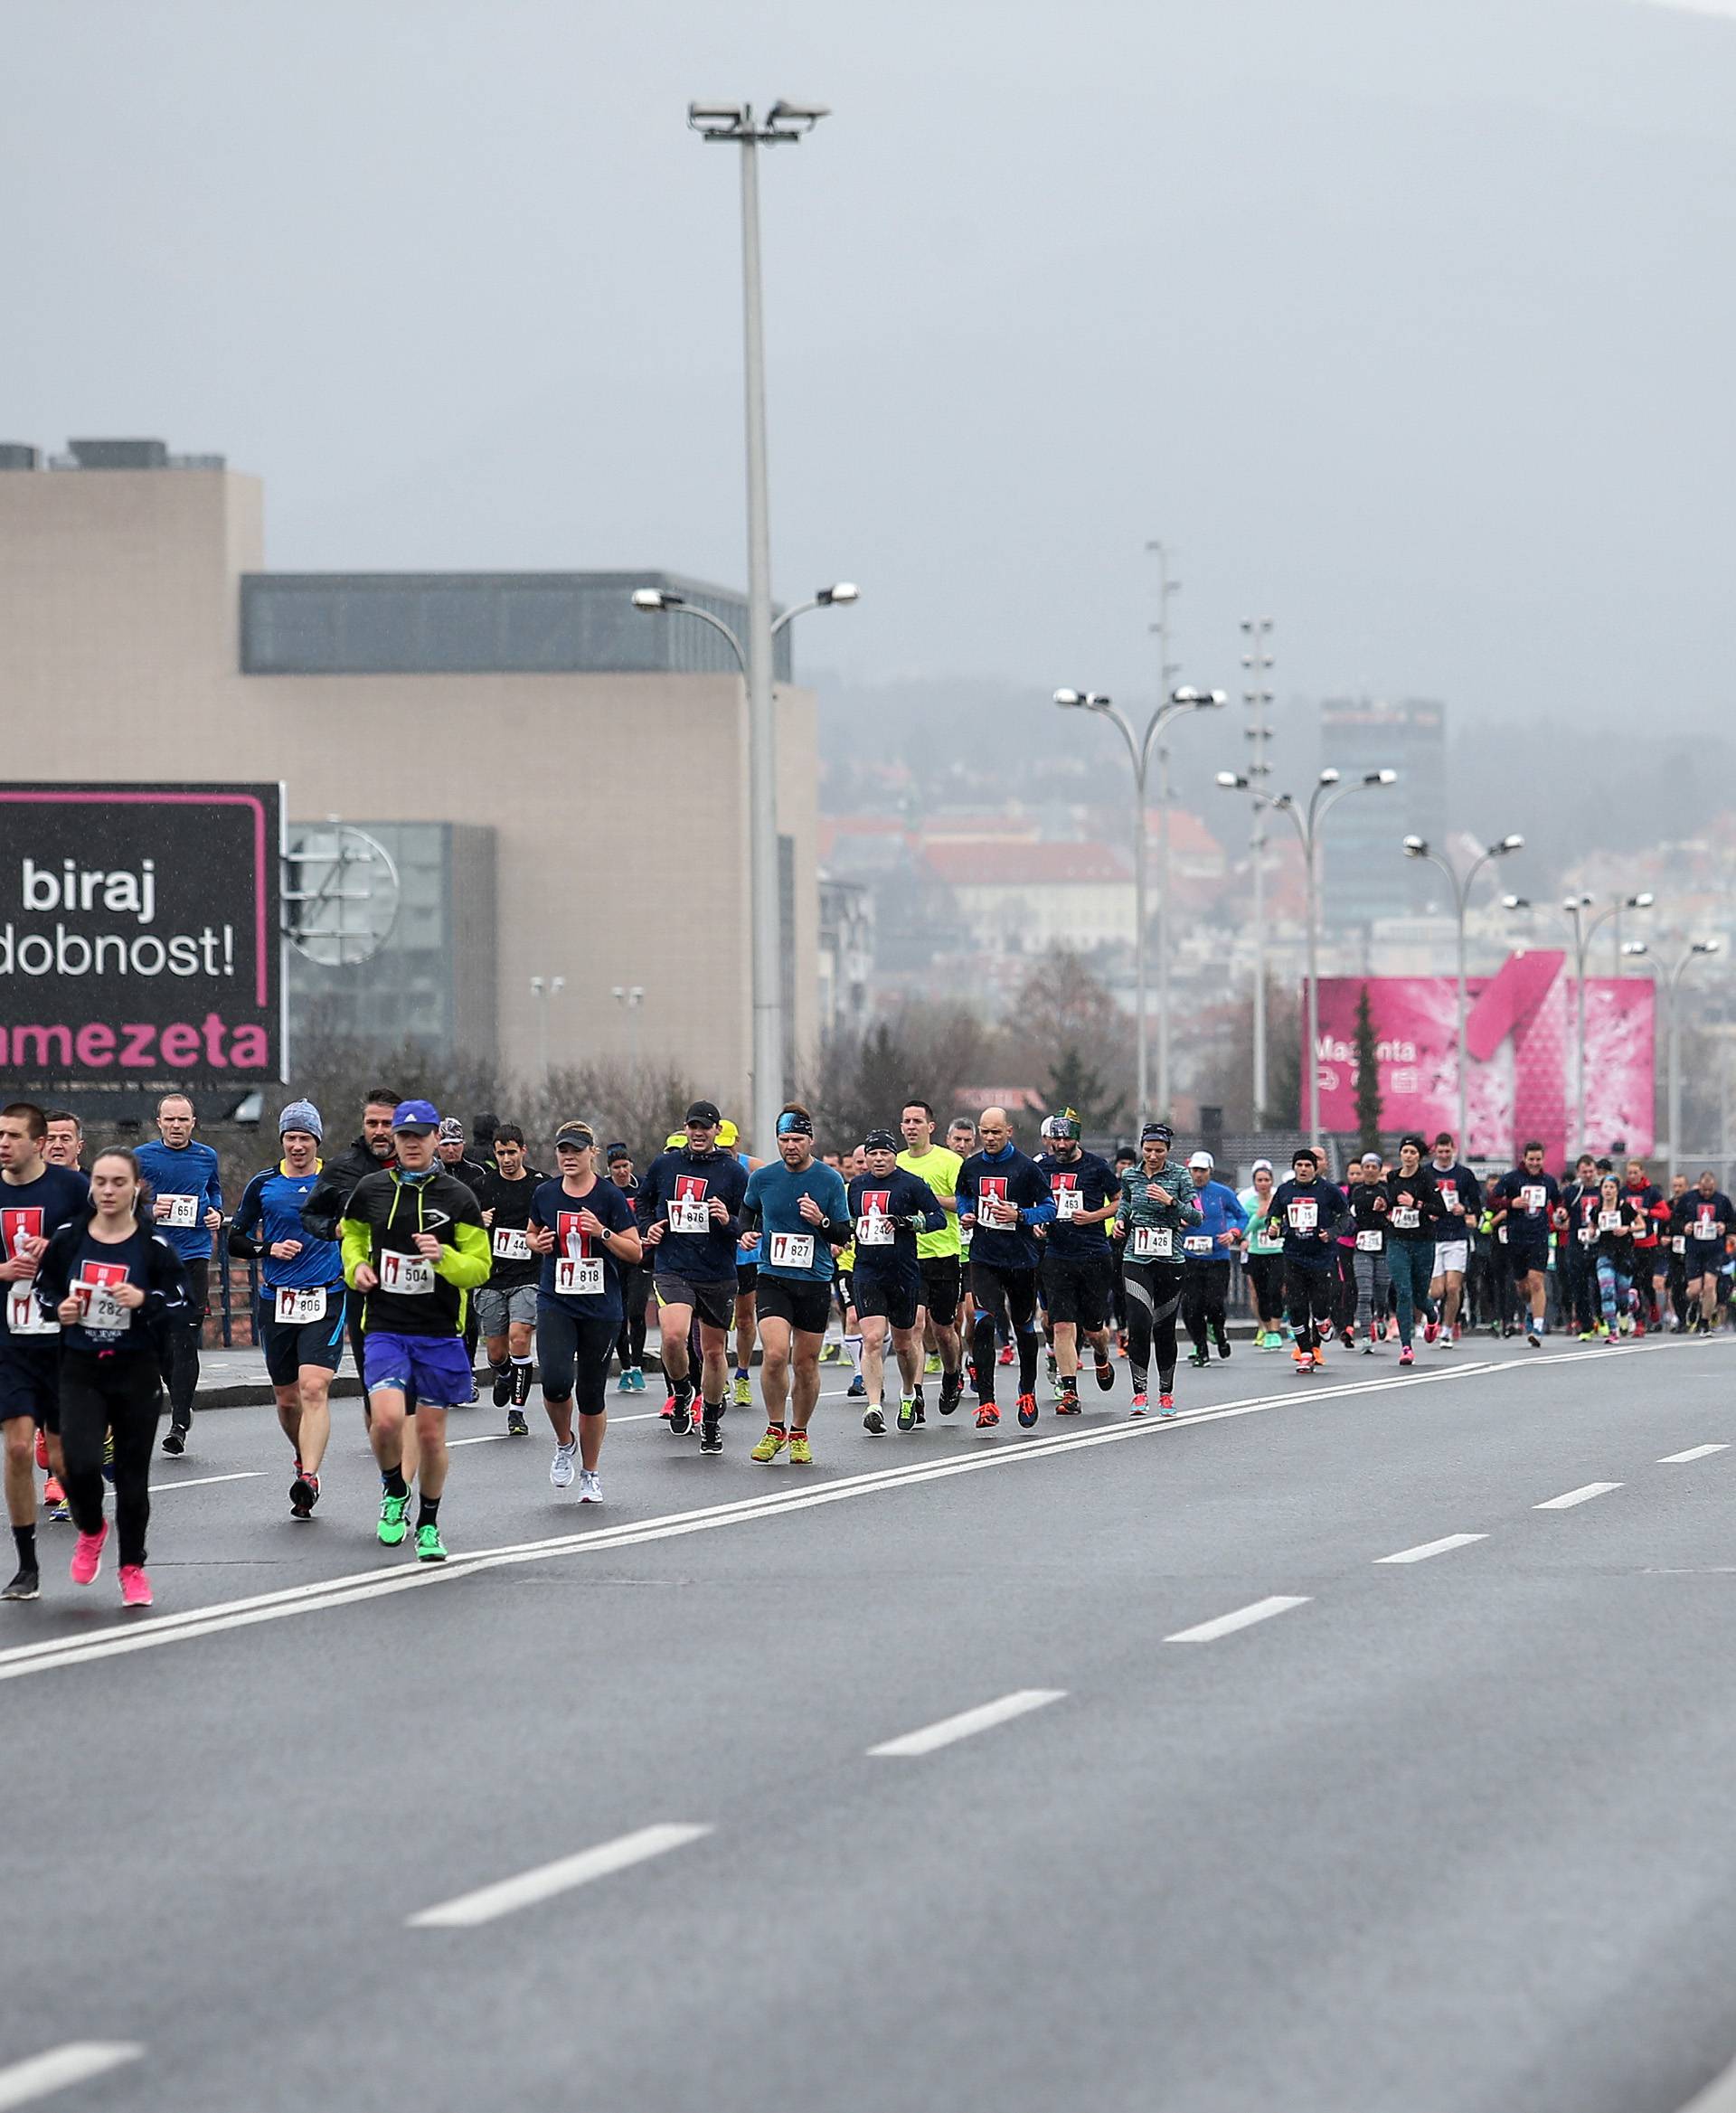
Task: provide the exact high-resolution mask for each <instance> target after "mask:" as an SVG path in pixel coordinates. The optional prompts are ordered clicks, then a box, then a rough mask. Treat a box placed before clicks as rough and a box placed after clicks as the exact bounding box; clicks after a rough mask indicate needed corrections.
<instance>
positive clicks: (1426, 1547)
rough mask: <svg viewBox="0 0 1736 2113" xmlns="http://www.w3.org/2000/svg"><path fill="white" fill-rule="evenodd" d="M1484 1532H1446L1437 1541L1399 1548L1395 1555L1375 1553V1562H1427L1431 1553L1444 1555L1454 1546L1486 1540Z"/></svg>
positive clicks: (1468, 1544) (1466, 1546)
mask: <svg viewBox="0 0 1736 2113" xmlns="http://www.w3.org/2000/svg"><path fill="white" fill-rule="evenodd" d="M1487 1539H1488V1535H1487V1534H1486V1533H1448V1535H1446V1537H1445V1538H1444V1539H1442V1540H1439V1541H1425V1542H1423V1543H1422V1544H1421V1546H1420V1547H1418V1548H1401V1549H1400V1551H1399V1552H1398V1553H1397V1554H1396V1555H1377V1556H1376V1557H1375V1558H1374V1560H1375V1561H1376V1562H1427V1561H1428V1560H1429V1557H1430V1556H1431V1555H1446V1554H1447V1553H1448V1552H1449V1551H1450V1550H1452V1549H1455V1548H1468V1547H1469V1546H1470V1545H1471V1543H1472V1542H1474V1541H1486V1540H1487Z"/></svg>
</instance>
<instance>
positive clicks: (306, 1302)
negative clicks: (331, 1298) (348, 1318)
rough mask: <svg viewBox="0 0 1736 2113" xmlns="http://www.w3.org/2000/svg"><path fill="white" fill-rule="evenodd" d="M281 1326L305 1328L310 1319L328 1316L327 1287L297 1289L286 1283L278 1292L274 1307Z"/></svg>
mask: <svg viewBox="0 0 1736 2113" xmlns="http://www.w3.org/2000/svg"><path fill="white" fill-rule="evenodd" d="M273 1310H274V1313H275V1315H276V1318H277V1323H278V1326H279V1327H280V1328H303V1327H306V1326H307V1323H308V1322H309V1321H323V1320H324V1319H325V1287H324V1285H316V1286H315V1287H314V1288H313V1289H312V1290H311V1291H297V1290H296V1289H295V1288H293V1287H292V1286H290V1285H288V1284H286V1285H285V1286H284V1287H283V1288H282V1290H281V1291H279V1292H278V1298H277V1305H276V1306H275V1308H274V1309H273Z"/></svg>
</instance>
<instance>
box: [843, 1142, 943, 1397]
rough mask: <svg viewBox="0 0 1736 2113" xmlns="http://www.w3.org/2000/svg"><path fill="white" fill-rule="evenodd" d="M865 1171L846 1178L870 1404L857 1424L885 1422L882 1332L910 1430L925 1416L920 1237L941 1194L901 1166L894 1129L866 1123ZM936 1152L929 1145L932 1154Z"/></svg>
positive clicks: (937, 1214)
mask: <svg viewBox="0 0 1736 2113" xmlns="http://www.w3.org/2000/svg"><path fill="white" fill-rule="evenodd" d="M863 1155H864V1160H865V1167H864V1171H863V1173H861V1174H857V1175H856V1176H855V1177H854V1179H853V1180H852V1181H851V1183H850V1184H849V1189H848V1194H849V1202H850V1219H851V1222H852V1224H853V1225H854V1229H855V1238H854V1241H853V1242H852V1245H853V1246H854V1250H855V1269H854V1275H853V1279H852V1288H853V1291H854V1297H855V1301H856V1311H857V1313H858V1315H859V1316H860V1317H861V1322H862V1363H863V1377H864V1380H865V1382H866V1385H867V1395H868V1407H867V1410H866V1411H865V1413H864V1414H863V1419H862V1428H863V1429H864V1430H865V1431H867V1432H868V1434H869V1436H870V1437H871V1438H878V1437H880V1435H881V1434H882V1431H884V1429H886V1418H885V1414H884V1411H883V1410H882V1407H881V1385H882V1374H883V1373H884V1370H885V1358H886V1335H887V1331H888V1329H889V1328H890V1329H891V1331H892V1353H893V1354H894V1356H895V1357H896V1358H897V1360H898V1370H899V1377H900V1380H901V1382H902V1384H901V1391H900V1395H899V1402H898V1428H899V1429H900V1430H902V1431H910V1430H914V1429H916V1427H917V1425H918V1424H919V1423H924V1422H926V1421H927V1420H928V1419H927V1417H926V1415H925V1414H924V1412H923V1405H922V1387H921V1372H922V1334H921V1316H922V1284H923V1277H922V1264H921V1255H920V1247H919V1244H918V1243H919V1241H920V1239H921V1237H922V1234H923V1233H924V1232H925V1231H939V1229H940V1228H941V1227H942V1226H944V1225H945V1224H946V1222H947V1212H946V1210H945V1207H944V1206H943V1204H942V1203H941V1201H940V1199H939V1197H938V1196H937V1195H936V1194H935V1193H934V1191H933V1190H932V1189H931V1188H929V1184H928V1183H927V1182H926V1181H924V1180H923V1179H922V1177H921V1176H920V1174H912V1173H910V1171H909V1169H908V1168H906V1167H905V1166H903V1165H901V1162H900V1160H899V1156H898V1139H897V1138H896V1137H894V1136H893V1135H892V1131H891V1130H870V1131H869V1133H868V1136H867V1138H866V1139H865V1141H864V1144H863ZM939 1156H940V1155H939V1152H937V1151H930V1152H929V1153H928V1154H927V1157H928V1158H929V1160H930V1161H932V1160H935V1159H938V1158H939Z"/></svg>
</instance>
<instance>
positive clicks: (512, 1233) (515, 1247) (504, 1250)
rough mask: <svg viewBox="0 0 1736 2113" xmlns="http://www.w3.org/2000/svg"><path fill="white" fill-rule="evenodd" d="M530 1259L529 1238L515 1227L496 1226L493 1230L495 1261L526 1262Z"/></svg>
mask: <svg viewBox="0 0 1736 2113" xmlns="http://www.w3.org/2000/svg"><path fill="white" fill-rule="evenodd" d="M530 1259H531V1242H530V1236H529V1235H528V1234H527V1233H525V1232H524V1231H522V1230H521V1228H520V1227H518V1226H516V1225H496V1226H495V1260H496V1261H500V1262H528V1261H529V1260H530Z"/></svg>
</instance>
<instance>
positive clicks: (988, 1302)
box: [970, 1261, 1038, 1401]
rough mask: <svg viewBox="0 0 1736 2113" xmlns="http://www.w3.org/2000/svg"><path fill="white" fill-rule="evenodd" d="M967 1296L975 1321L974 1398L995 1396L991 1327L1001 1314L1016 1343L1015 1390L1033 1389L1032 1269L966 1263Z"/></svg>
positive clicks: (1034, 1275)
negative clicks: (1017, 1364)
mask: <svg viewBox="0 0 1736 2113" xmlns="http://www.w3.org/2000/svg"><path fill="white" fill-rule="evenodd" d="M970 1296H971V1299H972V1302H973V1304H974V1305H975V1307H976V1316H977V1317H976V1320H975V1322H974V1323H973V1325H972V1326H971V1331H970V1349H971V1355H972V1357H973V1358H974V1359H975V1361H976V1365H977V1371H976V1382H977V1400H978V1401H993V1400H994V1399H995V1329H996V1326H997V1325H998V1324H999V1323H1000V1321H1001V1319H1002V1317H1003V1316H1005V1318H1006V1319H1007V1320H1008V1321H1009V1322H1010V1323H1011V1325H1012V1329H1013V1336H1014V1341H1015V1342H1016V1343H1017V1344H1018V1346H1019V1391H1020V1393H1022V1394H1034V1393H1035V1392H1036V1391H1037V1342H1038V1336H1037V1331H1036V1329H1035V1328H1034V1327H1033V1325H1032V1324H1033V1321H1034V1320H1035V1318H1036V1311H1037V1273H1036V1271H1035V1270H1034V1269H996V1268H995V1265H994V1264H993V1263H992V1262H977V1261H973V1262H972V1263H971V1265H970Z"/></svg>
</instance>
